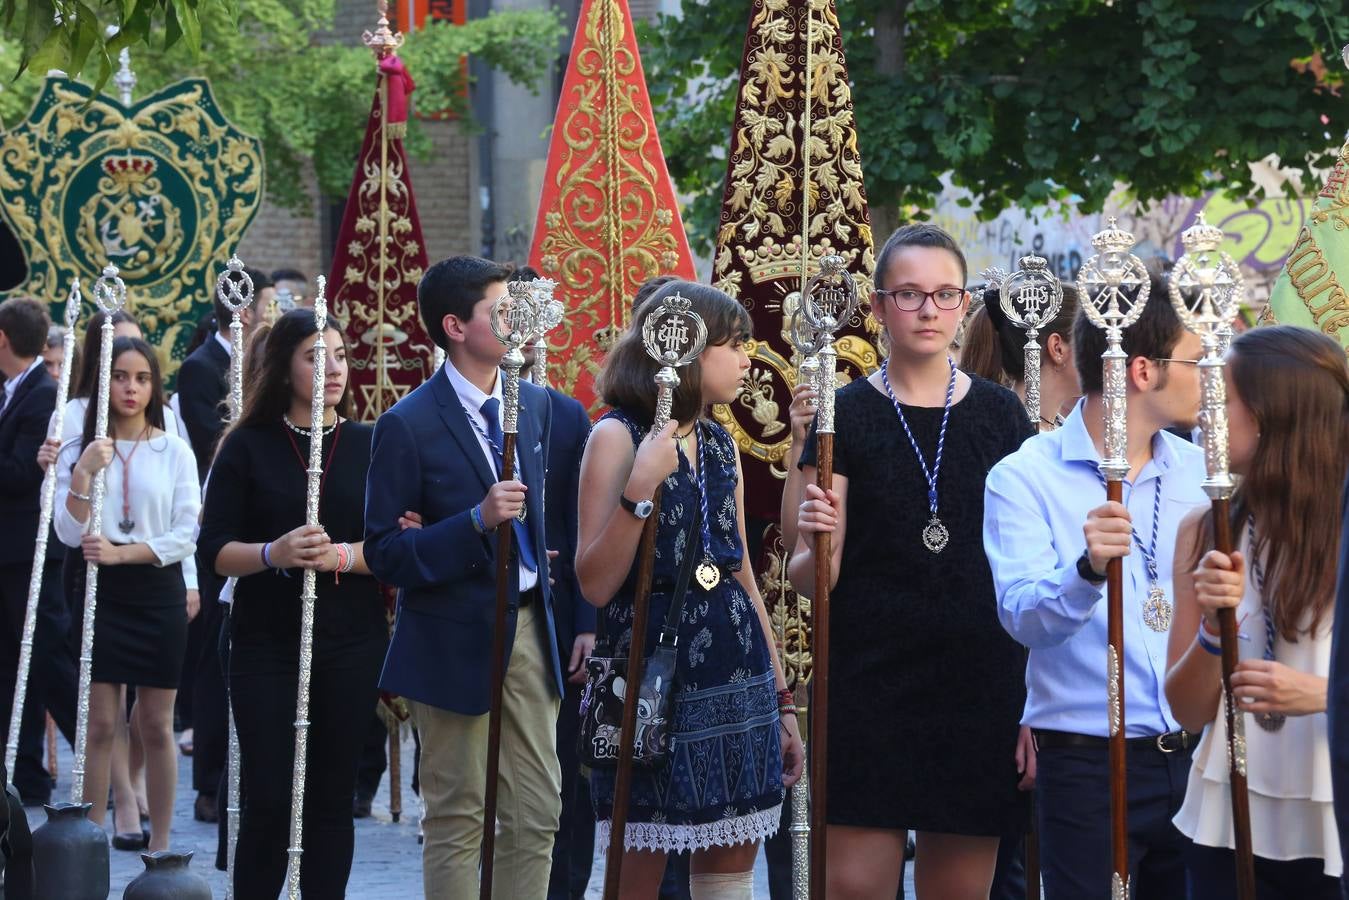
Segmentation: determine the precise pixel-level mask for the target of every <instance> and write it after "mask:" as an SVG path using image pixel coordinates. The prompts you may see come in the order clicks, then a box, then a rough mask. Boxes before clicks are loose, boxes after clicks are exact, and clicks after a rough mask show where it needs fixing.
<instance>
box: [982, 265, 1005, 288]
mask: <svg viewBox="0 0 1349 900" xmlns="http://www.w3.org/2000/svg"><path fill="white" fill-rule="evenodd" d="M979 277H980V278H982V279H983V280H984V289H985V290H994V291H996V290H1000V289H1001V288H1002V283H1003V281H1005V280H1006V279H1007V270H1006V269H1003V268H1002V267H1000V266H989V267H988V268H987V269H984V270H983V271H982V272H980V273H979Z"/></svg>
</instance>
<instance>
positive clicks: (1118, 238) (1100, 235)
mask: <svg viewBox="0 0 1349 900" xmlns="http://www.w3.org/2000/svg"><path fill="white" fill-rule="evenodd" d="M1135 243H1137V241H1135V240H1134V236H1133V235H1132V234H1130V233H1129V232H1127V231H1125V230H1124V229H1122V228H1120V227H1119V220H1118V219H1116V218H1115V217H1114V216H1111V217H1110V218H1109V219H1107V220H1106V227H1105V229H1104V230H1102V231H1098V232H1096V233H1095V234H1094V235H1092V236H1091V245H1092V246H1093V247H1095V248H1096V250H1097V251H1098V252H1100V253H1127V252H1128V251H1129V250H1130V249H1131V248H1132V247H1133V245H1134V244H1135Z"/></svg>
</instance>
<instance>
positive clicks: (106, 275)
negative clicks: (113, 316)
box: [94, 263, 126, 313]
mask: <svg viewBox="0 0 1349 900" xmlns="http://www.w3.org/2000/svg"><path fill="white" fill-rule="evenodd" d="M94 302H95V303H97V304H98V308H99V309H101V310H103V311H104V312H105V313H115V312H117V310H119V309H121V308H122V307H124V306H126V282H125V281H123V280H122V276H121V275H120V274H119V270H118V268H117V267H116V266H114V265H113V264H112V263H108V264H107V265H106V266H104V267H103V274H102V275H100V276H99V277H98V280H97V281H95V282H94Z"/></svg>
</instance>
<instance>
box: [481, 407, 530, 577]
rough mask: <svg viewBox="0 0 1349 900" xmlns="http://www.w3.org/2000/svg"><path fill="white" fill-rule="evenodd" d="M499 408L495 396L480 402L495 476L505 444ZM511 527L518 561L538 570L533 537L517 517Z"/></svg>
mask: <svg viewBox="0 0 1349 900" xmlns="http://www.w3.org/2000/svg"><path fill="white" fill-rule="evenodd" d="M500 409H501V401H500V400H498V399H497V398H496V397H488V398H487V399H486V400H484V401H483V404H482V410H481V411H482V415H483V418H484V419H486V420H487V443H489V444H491V445H492V456H493V457H495V458H496V468H497V477H498V478H500V477H501V472H502V468H503V466H504V457H503V455H502V448H503V447H505V446H506V434H505V432H503V431H502V430H501V420H500V418H499V416H498V412H499V410H500ZM515 478H516V480H517V481H524V480H525V479H524V473H523V472H517V473H516V475H515ZM511 527H512V528H513V529H514V531H515V544H516V546H517V547H519V548H520V561H521V562H522V563H524V564H525V568H527V569H529V570H530V571H531V572H537V571H538V570H539V561H538V557H537V556H535V555H534V539H533V537H532V536H531V535H530V533H529V529H528V528H526V527H525V524H524V523H523V522H521V521H520V520H519V519H512V520H511Z"/></svg>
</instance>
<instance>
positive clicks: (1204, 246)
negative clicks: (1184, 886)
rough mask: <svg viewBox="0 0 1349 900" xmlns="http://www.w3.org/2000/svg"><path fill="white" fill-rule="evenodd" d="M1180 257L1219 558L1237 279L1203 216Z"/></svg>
mask: <svg viewBox="0 0 1349 900" xmlns="http://www.w3.org/2000/svg"><path fill="white" fill-rule="evenodd" d="M1180 240H1181V243H1182V244H1183V245H1184V247H1185V254H1184V255H1183V256H1181V258H1180V259H1178V260H1176V265H1175V268H1174V269H1172V270H1171V277H1170V279H1169V280H1168V283H1167V292H1168V293H1169V294H1170V296H1171V305H1172V306H1174V307H1175V308H1176V314H1177V315H1178V316H1180V320H1181V322H1183V323H1184V324H1185V327H1186V328H1187V329H1189V330H1190V331H1192V332H1194V333H1195V334H1196V335H1198V336H1199V339H1200V341H1201V342H1202V344H1203V348H1204V358H1203V359H1202V360H1200V362H1199V382H1200V389H1201V391H1202V397H1203V400H1202V408H1201V410H1200V413H1199V423H1200V426H1201V427H1202V428H1203V433H1204V441H1203V445H1204V468H1205V478H1204V493H1206V494H1208V496H1209V499H1210V500H1211V501H1212V504H1213V543H1214V549H1215V550H1217V551H1218V552H1219V553H1226V554H1231V552H1232V550H1233V546H1232V521H1231V512H1230V509H1229V503H1230V501H1231V498H1232V492H1233V489H1234V488H1235V483H1234V482H1233V480H1232V476H1231V474H1230V473H1229V472H1228V470H1227V383H1226V381H1225V380H1224V376H1223V369H1224V367H1225V366H1226V362H1225V361H1224V360H1223V356H1222V353H1223V343H1224V341H1223V336H1224V332H1226V333H1227V334H1229V335H1230V334H1231V328H1232V320H1233V319H1235V318H1236V315H1237V311H1238V309H1239V307H1240V305H1241V295H1242V286H1243V284H1242V277H1241V270H1240V269H1239V268H1238V267H1237V264H1236V262H1235V261H1234V260H1233V259H1232V257H1230V256H1228V255H1227V254H1226V253H1223V252H1222V251H1221V250H1220V249H1219V247H1220V246H1221V245H1222V242H1223V231H1222V229H1221V228H1215V227H1213V226H1212V225H1209V224H1208V223H1207V222H1205V221H1204V214H1203V213H1200V214H1199V220H1198V221H1197V222H1196V223H1195V224H1194V225H1193V226H1191V227H1190V228H1187V229H1185V231H1184V232H1182V234H1181V236H1180ZM1218 626H1219V628H1220V630H1221V633H1222V671H1223V715H1224V719H1225V720H1226V724H1227V766H1228V781H1229V782H1230V786H1231V794H1232V796H1231V801H1232V831H1233V835H1234V838H1235V840H1234V843H1235V845H1236V866H1237V873H1236V874H1237V877H1236V884H1237V897H1238V898H1239V900H1255V857H1254V855H1253V850H1252V847H1251V806H1250V797H1249V796H1248V794H1247V789H1246V728H1245V716H1243V715H1242V714H1241V712H1240V710H1238V709H1237V708H1236V698H1235V697H1234V696H1233V694H1232V672H1233V671H1234V670H1235V669H1236V666H1237V614H1236V610H1234V609H1230V608H1226V609H1220V610H1219V611H1218Z"/></svg>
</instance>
